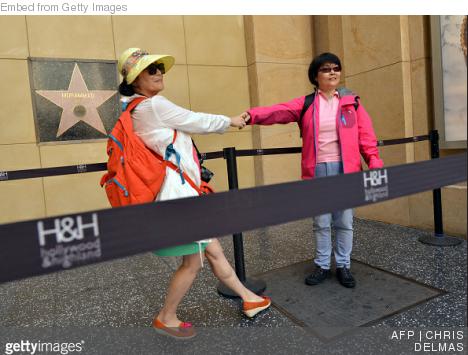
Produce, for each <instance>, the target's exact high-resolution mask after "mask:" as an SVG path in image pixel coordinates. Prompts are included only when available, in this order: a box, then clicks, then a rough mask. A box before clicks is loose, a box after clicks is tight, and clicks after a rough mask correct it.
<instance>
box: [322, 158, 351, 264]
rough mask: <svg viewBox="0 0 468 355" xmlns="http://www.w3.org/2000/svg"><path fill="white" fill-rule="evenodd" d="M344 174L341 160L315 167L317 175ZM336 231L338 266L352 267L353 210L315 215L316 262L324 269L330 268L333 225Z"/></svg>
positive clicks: (335, 250) (335, 251)
mask: <svg viewBox="0 0 468 355" xmlns="http://www.w3.org/2000/svg"><path fill="white" fill-rule="evenodd" d="M339 174H343V164H342V163H341V162H329V163H319V164H317V166H316V167H315V177H317V178H320V177H325V176H333V175H339ZM332 222H333V227H334V228H335V231H336V246H335V249H334V254H335V262H336V267H347V268H349V267H350V264H351V251H352V249H353V210H352V209H351V208H350V209H347V210H344V211H337V212H333V213H326V214H322V215H320V216H316V217H314V236H315V242H316V255H315V260H314V261H315V264H317V265H318V266H320V267H321V268H322V269H330V263H331V252H332V239H331V226H332Z"/></svg>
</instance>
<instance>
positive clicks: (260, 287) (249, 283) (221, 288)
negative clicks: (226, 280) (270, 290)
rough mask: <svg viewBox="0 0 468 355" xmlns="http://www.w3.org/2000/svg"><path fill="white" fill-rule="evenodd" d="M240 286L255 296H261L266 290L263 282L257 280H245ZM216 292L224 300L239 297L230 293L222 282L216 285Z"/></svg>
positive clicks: (232, 292)
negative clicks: (224, 298)
mask: <svg viewBox="0 0 468 355" xmlns="http://www.w3.org/2000/svg"><path fill="white" fill-rule="evenodd" d="M242 284H243V285H244V286H245V287H247V288H248V289H249V290H250V291H252V292H253V293H255V294H257V295H260V294H262V293H263V291H265V289H266V283H265V281H263V280H259V279H247V280H245V281H244V282H242ZM217 290H218V293H219V294H220V295H221V296H224V297H226V298H238V297H239V296H238V295H237V293H235V292H234V291H232V290H231V289H230V288H229V287H227V286H225V285H224V284H223V283H222V282H220V283H218V287H217Z"/></svg>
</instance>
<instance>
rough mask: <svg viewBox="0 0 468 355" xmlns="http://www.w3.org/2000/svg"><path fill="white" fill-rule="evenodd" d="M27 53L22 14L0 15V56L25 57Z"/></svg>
mask: <svg viewBox="0 0 468 355" xmlns="http://www.w3.org/2000/svg"><path fill="white" fill-rule="evenodd" d="M28 55H29V49H28V36H27V33H26V19H25V17H24V16H2V18H1V21H0V58H15V59H26V58H27V57H28Z"/></svg>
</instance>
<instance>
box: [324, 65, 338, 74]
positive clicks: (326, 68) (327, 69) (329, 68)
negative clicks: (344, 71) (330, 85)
mask: <svg viewBox="0 0 468 355" xmlns="http://www.w3.org/2000/svg"><path fill="white" fill-rule="evenodd" d="M332 70H333V71H334V72H335V73H339V72H341V68H340V67H339V66H335V67H323V68H320V69H319V72H321V73H331V71H332Z"/></svg>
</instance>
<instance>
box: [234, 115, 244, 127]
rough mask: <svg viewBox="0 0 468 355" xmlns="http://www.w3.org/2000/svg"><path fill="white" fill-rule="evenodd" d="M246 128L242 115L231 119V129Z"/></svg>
mask: <svg viewBox="0 0 468 355" xmlns="http://www.w3.org/2000/svg"><path fill="white" fill-rule="evenodd" d="M245 126H246V122H245V120H244V118H243V116H242V115H239V116H234V117H231V127H237V128H239V129H242V128H244V127H245Z"/></svg>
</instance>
